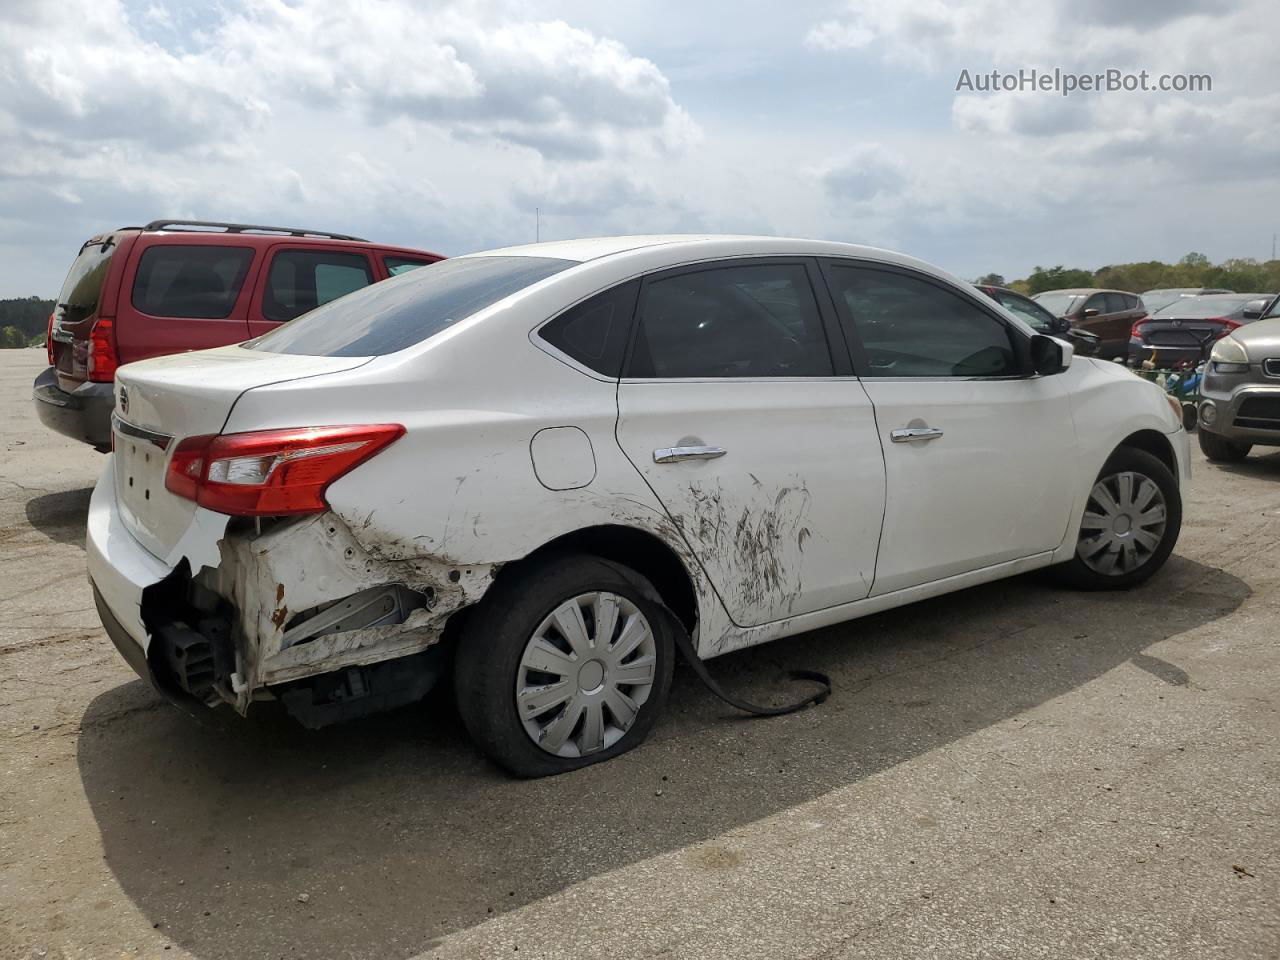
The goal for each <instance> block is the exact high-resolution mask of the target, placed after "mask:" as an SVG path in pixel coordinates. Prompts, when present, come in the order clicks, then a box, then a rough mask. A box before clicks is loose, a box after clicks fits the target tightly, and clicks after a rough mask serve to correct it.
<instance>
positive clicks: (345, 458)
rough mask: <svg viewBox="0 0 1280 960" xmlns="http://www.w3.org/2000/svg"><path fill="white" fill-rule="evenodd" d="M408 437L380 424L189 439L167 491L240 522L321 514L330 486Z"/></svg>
mask: <svg viewBox="0 0 1280 960" xmlns="http://www.w3.org/2000/svg"><path fill="white" fill-rule="evenodd" d="M403 434H404V427H402V426H400V425H399V424H396V423H383V424H376V425H372V426H366V425H360V426H346V427H298V428H294V429H288V430H262V431H259V432H255V433H230V434H220V435H217V436H203V437H189V438H187V439H186V440H183V441H182V442H181V443H180V444H178V447H177V449H175V450H174V452H173V456H172V457H171V458H170V460H169V470H168V473H167V475H166V477H165V484H164V485H165V488H166V489H167V490H169V492H171V493H174V494H177V495H178V496H180V497H185V498H186V499H188V500H194V501H195V502H196V503H198V504H200V506H202V507H205V508H206V509H209V510H215V511H217V512H218V513H226V514H230V515H231V516H235V517H275V516H283V515H285V514H296V513H323V512H324V511H325V510H328V509H329V504H328V503H327V502H326V501H325V499H324V492H325V490H326V489H327V488H328V486H329V484H331V483H333V481H335V480H337V479H338V478H339V477H340V476H342V475H343V474H344V473H347V472H348V471H350V470H353V469H354V468H355V467H357V466H359V465H360V464H361V463H363V462H364V461H366V460H368V459H369V458H370V457H372V456H373V455H374V454H375V453H377V452H378V451H379V450H381V449H382V448H383V447H385V446H387V444H389V443H391V442H392V441H394V440H396V439H398V438H399V437H401V436H403Z"/></svg>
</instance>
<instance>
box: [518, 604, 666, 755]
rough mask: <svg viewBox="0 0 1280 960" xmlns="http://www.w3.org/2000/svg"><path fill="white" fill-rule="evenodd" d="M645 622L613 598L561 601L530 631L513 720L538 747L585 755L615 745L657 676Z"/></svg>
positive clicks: (632, 606) (655, 647) (633, 608)
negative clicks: (520, 725)
mask: <svg viewBox="0 0 1280 960" xmlns="http://www.w3.org/2000/svg"><path fill="white" fill-rule="evenodd" d="M657 667H658V645H657V641H656V640H655V639H654V636H653V630H652V629H651V628H650V626H649V621H648V620H646V619H645V616H644V614H643V613H641V612H640V610H639V608H638V607H636V605H635V604H634V603H632V602H631V601H630V600H628V599H627V598H626V597H622V596H619V595H618V594H616V593H605V592H596V593H584V594H582V595H581V596H577V597H574V598H572V599H570V600H566V601H565V602H564V603H562V604H560V606H558V607H556V609H555V610H553V611H551V613H550V614H549V615H548V616H547V618H546V619H545V620H543V621H542V623H540V624H539V625H538V629H537V630H535V631H534V632H533V636H532V637H530V638H529V642H528V643H527V644H526V645H525V648H524V654H523V655H522V656H521V657H520V669H519V670H518V671H517V673H516V709H517V710H518V711H519V713H520V722H521V723H523V724H524V729H525V732H526V733H527V734H529V737H530V739H532V740H533V742H534V743H536V744H537V745H538V746H539V747H541V748H542V749H543V750H545V751H547V753H551V754H555V755H556V756H558V757H584V756H586V755H587V754H591V753H596V752H597V751H599V750H604V749H606V748H608V747H611V746H613V744H615V743H617V742H618V740H620V739H621V738H622V736H623V734H625V733H626V732H627V731H628V730H630V729H631V725H632V724H633V723H635V720H636V715H637V714H638V713H639V712H640V707H641V706H642V705H643V704H644V702H645V701H646V700H648V699H649V693H650V691H651V690H652V689H653V681H654V677H656V676H657Z"/></svg>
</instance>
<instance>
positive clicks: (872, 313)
mask: <svg viewBox="0 0 1280 960" xmlns="http://www.w3.org/2000/svg"><path fill="white" fill-rule="evenodd" d="M830 276H831V281H832V283H831V286H832V293H833V294H835V295H836V296H837V297H838V298H840V299H841V300H843V301H844V303H845V305H846V306H847V307H848V309H849V313H850V314H852V316H853V326H854V329H855V330H856V331H857V334H858V339H859V340H860V341H861V344H862V349H863V351H864V352H865V354H866V364H867V370H866V375H867V376H872V377H1007V376H1015V375H1017V374H1018V373H1019V372H1020V371H1019V367H1018V362H1017V356H1016V354H1015V353H1014V349H1013V341H1012V340H1011V339H1010V336H1009V331H1008V328H1007V327H1006V326H1005V325H1004V323H1002V322H1001V321H1000V320H997V319H996V318H995V317H993V316H991V315H990V314H988V313H987V312H986V311H984V310H981V309H979V307H978V306H977V305H976V304H974V303H970V302H969V301H968V300H966V299H964V298H963V297H960V296H958V295H956V294H954V293H952V292H950V291H949V290H944V289H943V288H942V287H939V286H937V285H935V284H933V283H930V282H928V281H926V280H923V279H919V278H917V277H913V276H908V275H906V274H901V273H895V272H892V271H888V270H876V269H872V268H865V267H843V266H836V267H833V268H832V269H831V273H830Z"/></svg>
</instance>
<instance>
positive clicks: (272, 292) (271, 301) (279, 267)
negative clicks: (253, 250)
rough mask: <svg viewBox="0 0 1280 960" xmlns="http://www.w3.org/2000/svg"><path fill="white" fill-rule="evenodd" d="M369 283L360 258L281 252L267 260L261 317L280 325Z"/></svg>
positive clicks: (370, 276)
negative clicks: (267, 268) (268, 267)
mask: <svg viewBox="0 0 1280 960" xmlns="http://www.w3.org/2000/svg"><path fill="white" fill-rule="evenodd" d="M371 283H373V272H372V271H371V270H370V269H369V261H368V259H367V258H366V257H365V256H364V255H362V254H358V253H337V252H330V251H328V250H282V251H280V252H279V253H277V254H276V255H275V256H274V257H273V258H272V259H271V270H270V271H269V272H268V274H267V286H266V289H265V290H263V292H262V315H263V316H264V317H265V318H266V319H268V320H271V321H272V322H274V323H284V322H285V321H287V320H292V319H293V318H294V317H300V316H302V314H304V313H307V312H308V311H310V310H314V309H315V308H316V307H318V306H321V305H322V304H325V303H328V302H329V301H331V300H337V299H338V298H339V297H345V296H346V295H347V294H348V293H351V292H353V291H355V290H359V289H360V288H361V287H367V286H368V285H369V284H371Z"/></svg>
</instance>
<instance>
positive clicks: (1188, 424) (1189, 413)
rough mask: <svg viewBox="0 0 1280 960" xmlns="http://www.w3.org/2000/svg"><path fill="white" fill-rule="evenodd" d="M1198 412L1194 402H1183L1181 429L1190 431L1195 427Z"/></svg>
mask: <svg viewBox="0 0 1280 960" xmlns="http://www.w3.org/2000/svg"><path fill="white" fill-rule="evenodd" d="M1198 419H1199V414H1197V413H1196V405H1195V404H1194V403H1184V404H1183V405H1182V429H1184V430H1186V431H1187V433H1191V432H1192V431H1193V430H1195V428H1196V421H1197V420H1198Z"/></svg>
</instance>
